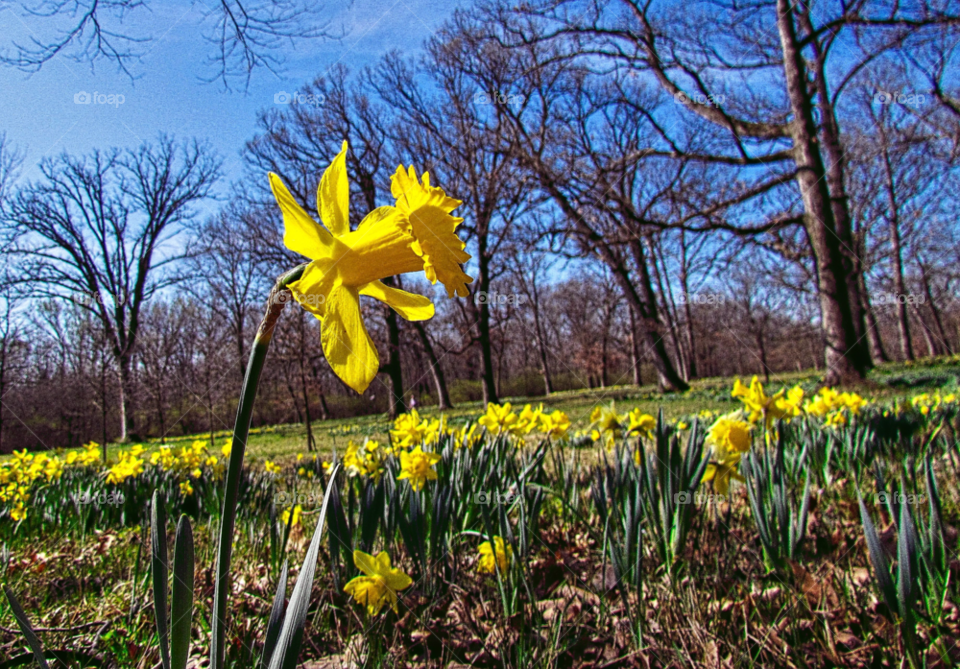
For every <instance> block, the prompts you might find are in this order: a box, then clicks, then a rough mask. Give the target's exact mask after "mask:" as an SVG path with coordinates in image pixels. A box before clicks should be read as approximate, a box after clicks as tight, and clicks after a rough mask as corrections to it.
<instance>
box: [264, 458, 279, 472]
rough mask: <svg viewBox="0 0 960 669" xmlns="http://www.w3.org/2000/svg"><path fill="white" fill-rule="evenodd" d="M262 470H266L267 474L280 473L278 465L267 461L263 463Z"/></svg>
mask: <svg viewBox="0 0 960 669" xmlns="http://www.w3.org/2000/svg"><path fill="white" fill-rule="evenodd" d="M263 468H264V469H266V470H267V473H268V474H279V473H280V465H278V464H276V463H274V462H271V461H270V460H267V461H266V462H264V463H263Z"/></svg>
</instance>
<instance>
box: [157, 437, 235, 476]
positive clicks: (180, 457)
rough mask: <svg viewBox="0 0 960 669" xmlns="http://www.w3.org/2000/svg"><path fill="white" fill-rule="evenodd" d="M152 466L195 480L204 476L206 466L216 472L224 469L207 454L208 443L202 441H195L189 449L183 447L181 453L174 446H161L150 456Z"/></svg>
mask: <svg viewBox="0 0 960 669" xmlns="http://www.w3.org/2000/svg"><path fill="white" fill-rule="evenodd" d="M227 452H228V453H229V451H227ZM150 464H151V465H154V466H155V467H160V469H162V470H164V471H168V472H174V473H175V474H177V475H178V476H180V477H183V476H186V475H189V476H190V477H191V478H195V479H198V478H200V477H201V476H203V467H204V466H207V467H211V468H213V469H214V470H215V471H216V470H217V469H218V468H222V467H223V465H222V463H220V461H219V460H218V459H217V457H216V456H214V455H210V454H209V453H207V442H206V441H204V440H200V439H195V440H194V441H193V443H191V444H190V446H189V448H188V447H186V446H183V447H181V448H180V449H179V451H178V450H176V449H174V448H173V447H172V446H161V447H160V448H159V449H157V450H156V451H154V452H153V453H152V454H151V455H150Z"/></svg>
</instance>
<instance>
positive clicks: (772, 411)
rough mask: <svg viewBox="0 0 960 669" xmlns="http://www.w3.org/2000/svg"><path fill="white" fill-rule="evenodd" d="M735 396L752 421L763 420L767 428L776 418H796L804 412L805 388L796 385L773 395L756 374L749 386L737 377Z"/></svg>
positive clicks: (734, 384)
mask: <svg viewBox="0 0 960 669" xmlns="http://www.w3.org/2000/svg"><path fill="white" fill-rule="evenodd" d="M731 395H732V396H733V397H736V398H739V400H740V401H741V402H743V406H744V409H745V410H746V411H747V412H748V418H749V420H750V422H751V423H759V422H761V421H762V422H763V425H764V427H765V428H766V429H768V430H769V429H770V427H771V425H773V422H774V421H775V420H781V419H782V420H787V421H789V420H790V419H791V418H795V417H797V416H799V415H800V414H801V413H802V406H801V405H802V403H803V388H801V387H800V386H794V387H793V388H791V389H790V390H786V389H781V390H780V391H778V392H777V393H775V394H773V395H767V394H766V393H765V392H764V390H763V384H761V383H760V381H759V379H757V377H756V376H754V377H753V379H751V381H750V386H749V387H747V386H745V385H743V383H741V381H740V379H737V380H736V381H734V383H733V392H731Z"/></svg>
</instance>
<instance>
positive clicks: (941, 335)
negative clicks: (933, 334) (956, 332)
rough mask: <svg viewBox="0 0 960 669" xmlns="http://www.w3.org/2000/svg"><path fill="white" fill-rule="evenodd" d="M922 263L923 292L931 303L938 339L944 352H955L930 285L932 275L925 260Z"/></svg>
mask: <svg viewBox="0 0 960 669" xmlns="http://www.w3.org/2000/svg"><path fill="white" fill-rule="evenodd" d="M917 264H918V265H920V280H921V282H922V283H923V294H924V298H925V299H926V301H927V304H929V305H930V313H931V315H932V316H933V323H934V325H936V326H937V339H939V340H940V347H939V348H940V349H942V351H943V352H944V353H948V354H950V353H953V347H952V346H950V341H949V340H948V339H947V333H946V331H945V330H944V329H943V319H942V318H941V317H940V310H939V309H937V304H936V302H935V301H934V299H933V289H932V288H931V287H930V277H929V275H928V274H927V267H926V265H925V264H924V263H923V262H918V263H917Z"/></svg>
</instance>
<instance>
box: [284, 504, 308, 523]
mask: <svg viewBox="0 0 960 669" xmlns="http://www.w3.org/2000/svg"><path fill="white" fill-rule="evenodd" d="M301 511H303V508H302V507H301V506H300V505H299V504H297V505H296V506H295V507H293V522H292V523H290V524H291V525H297V524H299V523H300V512H301ZM280 520H281V521H282V522H283V524H284V525H286V524H287V523H288V522H290V509H284V511H283V513H282V514H281V516H280Z"/></svg>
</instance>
